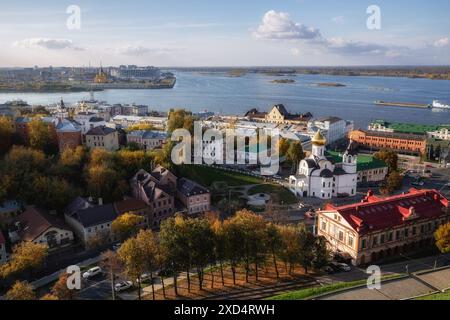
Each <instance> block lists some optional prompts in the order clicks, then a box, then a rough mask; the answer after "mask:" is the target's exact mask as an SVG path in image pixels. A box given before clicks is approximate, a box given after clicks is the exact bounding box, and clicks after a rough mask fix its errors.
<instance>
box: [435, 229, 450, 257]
mask: <svg viewBox="0 0 450 320" xmlns="http://www.w3.org/2000/svg"><path fill="white" fill-rule="evenodd" d="M434 238H435V239H436V246H437V247H438V249H439V251H441V252H442V253H443V254H445V253H450V222H449V223H447V224H443V225H441V226H440V227H439V229H437V230H436V232H435V233H434Z"/></svg>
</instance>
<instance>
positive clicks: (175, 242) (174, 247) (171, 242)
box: [159, 215, 191, 295]
mask: <svg viewBox="0 0 450 320" xmlns="http://www.w3.org/2000/svg"><path fill="white" fill-rule="evenodd" d="M159 237H160V244H161V252H162V253H163V254H164V256H165V257H164V260H165V261H166V263H169V264H170V265H169V266H170V269H171V271H172V272H173V285H174V291H175V295H178V284H177V279H178V272H180V271H182V270H187V274H189V267H190V263H191V262H190V261H191V256H190V252H189V245H188V240H187V232H186V226H185V220H184V218H183V217H182V216H179V215H178V216H176V217H174V218H169V219H166V220H165V221H163V222H162V223H161V231H160V233H159ZM188 285H190V278H188Z"/></svg>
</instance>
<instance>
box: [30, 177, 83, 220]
mask: <svg viewBox="0 0 450 320" xmlns="http://www.w3.org/2000/svg"><path fill="white" fill-rule="evenodd" d="M32 186H33V190H34V192H33V194H32V196H31V198H30V199H28V200H29V202H33V203H34V204H35V205H37V206H39V207H42V208H46V209H55V210H58V211H59V212H61V211H62V210H63V209H64V208H65V207H66V206H67V204H68V203H70V202H71V201H72V200H73V199H75V198H76V197H77V195H78V194H79V192H78V190H77V189H76V188H75V187H73V186H72V185H71V184H70V183H69V182H67V181H66V180H65V179H61V178H57V177H47V176H43V175H36V176H35V177H34V179H33V180H32Z"/></svg>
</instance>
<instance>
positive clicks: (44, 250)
mask: <svg viewBox="0 0 450 320" xmlns="http://www.w3.org/2000/svg"><path fill="white" fill-rule="evenodd" d="M47 254H48V247H47V246H46V245H43V244H35V243H33V242H30V241H23V242H21V243H19V244H17V245H16V246H14V248H13V252H12V255H11V259H10V261H9V262H7V263H6V264H4V265H2V266H1V270H0V271H1V272H0V274H1V275H2V276H3V277H5V278H6V277H8V276H10V275H14V274H17V273H21V272H24V271H31V270H33V269H37V268H39V267H41V266H42V264H43V262H44V260H45V258H46V257H47Z"/></svg>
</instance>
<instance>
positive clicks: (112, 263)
mask: <svg viewBox="0 0 450 320" xmlns="http://www.w3.org/2000/svg"><path fill="white" fill-rule="evenodd" d="M101 266H102V268H103V269H104V270H106V272H107V273H108V274H109V276H110V279H111V296H112V299H113V300H115V299H116V291H115V280H116V274H117V273H119V272H120V271H121V270H122V264H121V261H120V259H119V257H118V256H117V254H116V253H115V252H114V251H111V250H107V251H105V252H103V253H102V259H101Z"/></svg>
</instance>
